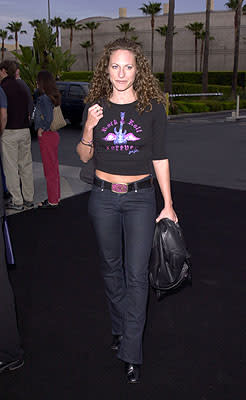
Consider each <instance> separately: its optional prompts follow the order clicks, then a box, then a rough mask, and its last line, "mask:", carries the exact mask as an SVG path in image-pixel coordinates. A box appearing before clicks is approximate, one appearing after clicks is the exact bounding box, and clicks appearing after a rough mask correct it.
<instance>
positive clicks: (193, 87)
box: [173, 83, 231, 97]
mask: <svg viewBox="0 0 246 400" xmlns="http://www.w3.org/2000/svg"><path fill="white" fill-rule="evenodd" d="M218 92H221V93H223V95H224V96H226V97H228V96H229V95H230V93H231V87H230V86H222V85H208V93H218ZM173 93H174V94H192V93H194V94H196V93H202V85H198V84H189V83H173Z"/></svg>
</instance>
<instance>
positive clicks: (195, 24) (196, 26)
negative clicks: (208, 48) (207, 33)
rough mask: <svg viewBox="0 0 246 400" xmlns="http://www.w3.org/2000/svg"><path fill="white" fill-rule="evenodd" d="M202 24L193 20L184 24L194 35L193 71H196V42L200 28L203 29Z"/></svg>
mask: <svg viewBox="0 0 246 400" xmlns="http://www.w3.org/2000/svg"><path fill="white" fill-rule="evenodd" d="M203 25H204V24H203V23H202V22H193V23H191V24H189V25H186V26H185V27H186V28H187V29H188V30H189V31H191V32H192V33H193V35H194V36H195V71H196V72H197V43H198V39H199V36H200V34H201V30H202V29H203Z"/></svg>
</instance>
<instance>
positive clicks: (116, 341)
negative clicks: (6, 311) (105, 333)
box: [111, 335, 123, 351]
mask: <svg viewBox="0 0 246 400" xmlns="http://www.w3.org/2000/svg"><path fill="white" fill-rule="evenodd" d="M122 337H123V336H122V335H113V340H112V344H111V349H112V350H114V351H117V350H119V348H120V343H121V341H122Z"/></svg>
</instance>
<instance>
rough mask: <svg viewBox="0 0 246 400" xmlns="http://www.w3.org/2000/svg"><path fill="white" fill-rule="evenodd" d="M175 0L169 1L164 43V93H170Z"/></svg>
mask: <svg viewBox="0 0 246 400" xmlns="http://www.w3.org/2000/svg"><path fill="white" fill-rule="evenodd" d="M174 9H175V0H169V11H168V25H167V33H166V43H165V47H166V48H165V67H164V92H166V93H172V69H173V36H174Z"/></svg>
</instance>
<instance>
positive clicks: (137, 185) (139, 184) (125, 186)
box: [94, 176, 153, 194]
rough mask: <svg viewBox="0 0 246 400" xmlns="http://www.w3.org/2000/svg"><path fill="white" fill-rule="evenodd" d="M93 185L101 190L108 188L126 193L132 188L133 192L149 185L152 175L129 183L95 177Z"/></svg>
mask: <svg viewBox="0 0 246 400" xmlns="http://www.w3.org/2000/svg"><path fill="white" fill-rule="evenodd" d="M94 185H96V186H98V187H100V188H101V189H102V190H104V189H108V190H111V191H112V192H114V193H122V194H123V193H127V192H131V191H132V190H134V191H135V192H137V191H138V189H144V188H148V187H151V186H152V185H153V177H152V176H151V177H149V178H146V179H144V180H140V181H135V182H131V183H111V182H108V181H103V180H101V179H99V178H97V177H95V178H94Z"/></svg>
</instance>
